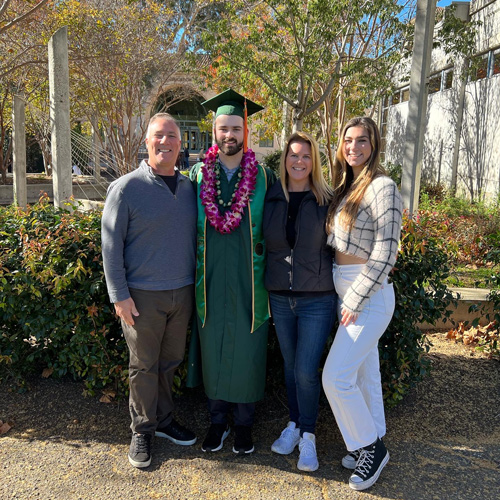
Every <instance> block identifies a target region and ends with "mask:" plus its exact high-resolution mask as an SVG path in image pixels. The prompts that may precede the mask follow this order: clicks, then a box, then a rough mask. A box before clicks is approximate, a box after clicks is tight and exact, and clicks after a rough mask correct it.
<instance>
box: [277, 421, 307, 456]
mask: <svg viewBox="0 0 500 500" xmlns="http://www.w3.org/2000/svg"><path fill="white" fill-rule="evenodd" d="M299 441H300V429H297V427H296V426H295V422H288V425H287V426H286V428H285V430H284V431H283V432H282V433H281V436H280V437H279V438H278V439H277V440H276V441H275V442H274V443H273V445H272V446H271V451H274V453H279V454H280V455H289V454H290V453H292V451H293V450H294V449H295V447H296V446H297V445H298V444H299Z"/></svg>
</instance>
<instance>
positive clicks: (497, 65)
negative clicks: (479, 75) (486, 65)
mask: <svg viewBox="0 0 500 500" xmlns="http://www.w3.org/2000/svg"><path fill="white" fill-rule="evenodd" d="M492 66H493V67H492V69H491V74H492V75H498V74H499V73H500V49H497V50H495V52H493V64H492Z"/></svg>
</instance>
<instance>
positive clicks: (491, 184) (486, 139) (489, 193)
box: [386, 0, 500, 199]
mask: <svg viewBox="0 0 500 500" xmlns="http://www.w3.org/2000/svg"><path fill="white" fill-rule="evenodd" d="M478 8H479V9H480V10H477V9H478ZM474 9H475V10H474ZM471 14H472V19H476V20H480V21H482V23H483V25H482V26H481V27H480V28H479V34H478V37H477V43H476V53H481V52H484V51H487V50H491V49H496V48H497V47H500V1H498V0H495V1H493V2H491V1H490V2H488V1H487V0H482V1H476V2H473V4H472V8H471ZM432 56H433V62H432V65H431V74H432V73H433V72H435V71H437V70H439V69H444V68H446V66H447V64H448V63H447V62H446V58H445V57H443V53H442V52H441V51H434V52H433V54H432ZM454 63H455V65H454V75H453V85H452V88H450V89H447V90H442V91H440V92H436V93H433V94H430V95H429V98H428V103H427V119H428V122H427V126H426V133H425V139H424V151H423V162H422V180H424V181H425V180H428V181H431V182H438V181H439V182H442V183H444V184H445V185H447V186H448V187H450V186H451V179H452V157H453V148H454V144H455V137H456V129H457V117H458V115H459V110H460V106H461V103H460V86H461V84H462V82H461V81H460V78H459V74H460V66H461V61H454ZM407 115H408V102H403V103H400V104H397V105H395V106H391V107H390V108H389V116H388V121H387V136H386V140H387V146H386V161H389V162H391V163H396V164H398V163H399V164H402V162H403V151H404V141H405V131H406V121H407ZM459 140H460V143H459V156H458V168H457V190H458V192H459V193H461V194H465V195H467V196H468V197H473V198H475V199H477V198H479V197H481V196H484V197H485V198H487V199H496V198H497V197H498V196H499V195H500V192H499V186H500V74H497V75H492V76H489V77H488V78H484V79H481V80H478V81H475V82H474V81H470V82H469V83H467V84H466V87H465V97H464V100H463V123H462V128H461V132H460V138H459Z"/></svg>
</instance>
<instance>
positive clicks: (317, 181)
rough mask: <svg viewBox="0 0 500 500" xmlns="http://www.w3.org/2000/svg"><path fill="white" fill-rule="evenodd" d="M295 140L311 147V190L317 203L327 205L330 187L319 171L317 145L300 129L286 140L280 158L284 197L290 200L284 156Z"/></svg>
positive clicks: (319, 160) (330, 194) (329, 197)
mask: <svg viewBox="0 0 500 500" xmlns="http://www.w3.org/2000/svg"><path fill="white" fill-rule="evenodd" d="M295 142H303V143H305V144H309V146H310V147H311V159H312V169H311V174H310V176H309V177H310V181H311V182H310V184H311V191H312V192H313V193H314V195H315V196H316V201H317V202H318V205H327V204H328V203H329V202H330V200H331V199H332V189H331V188H330V186H329V185H328V183H327V182H326V181H325V178H324V176H323V172H322V171H321V158H320V156H319V146H318V143H317V142H316V141H315V140H314V138H313V137H312V136H310V135H309V134H306V133H305V132H302V131H297V132H294V133H293V134H292V135H291V136H290V137H289V138H288V139H287V141H286V144H285V147H284V149H283V152H282V153H281V158H280V181H281V187H282V188H283V193H285V198H286V200H287V201H290V196H289V195H288V172H287V171H286V157H287V155H288V151H289V150H290V146H291V145H292V144H293V143H295Z"/></svg>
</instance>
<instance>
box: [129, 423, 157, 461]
mask: <svg viewBox="0 0 500 500" xmlns="http://www.w3.org/2000/svg"><path fill="white" fill-rule="evenodd" d="M151 437H152V436H151V434H137V432H134V434H133V435H132V441H131V442H130V450H129V452H128V461H129V462H130V463H131V464H132V465H133V466H134V467H139V468H143V467H149V466H150V464H151Z"/></svg>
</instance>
